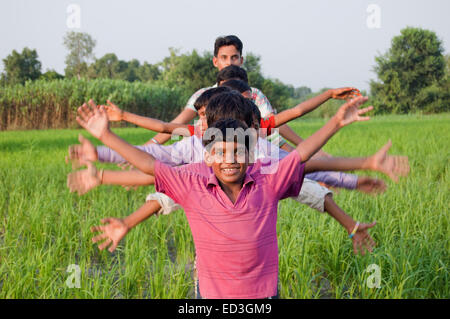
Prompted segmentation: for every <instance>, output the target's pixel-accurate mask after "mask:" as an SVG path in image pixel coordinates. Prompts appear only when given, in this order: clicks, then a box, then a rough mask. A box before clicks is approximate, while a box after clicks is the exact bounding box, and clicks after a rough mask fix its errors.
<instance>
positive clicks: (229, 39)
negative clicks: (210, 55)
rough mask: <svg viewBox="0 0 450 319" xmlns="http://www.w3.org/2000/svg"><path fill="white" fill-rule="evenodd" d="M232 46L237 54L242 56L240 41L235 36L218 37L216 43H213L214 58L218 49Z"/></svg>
mask: <svg viewBox="0 0 450 319" xmlns="http://www.w3.org/2000/svg"><path fill="white" fill-rule="evenodd" d="M229 45H234V47H235V48H236V50H238V51H239V54H240V55H241V56H242V47H243V44H242V41H241V40H239V38H238V37H237V36H235V35H227V36H224V37H218V38H217V39H216V42H215V43H214V56H215V57H217V53H218V52H219V49H220V48H221V47H224V46H229Z"/></svg>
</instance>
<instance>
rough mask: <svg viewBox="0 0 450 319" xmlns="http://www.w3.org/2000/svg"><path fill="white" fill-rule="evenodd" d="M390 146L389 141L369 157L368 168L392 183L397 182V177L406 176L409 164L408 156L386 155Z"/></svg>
mask: <svg viewBox="0 0 450 319" xmlns="http://www.w3.org/2000/svg"><path fill="white" fill-rule="evenodd" d="M391 146H392V142H391V140H389V141H388V142H387V143H386V144H385V145H384V146H383V147H382V148H380V150H379V151H378V152H376V153H375V154H374V155H372V156H371V157H370V162H371V164H370V166H371V168H372V169H373V170H375V171H379V172H381V173H384V174H386V175H387V176H389V177H390V178H391V179H392V180H393V181H394V182H398V177H399V176H408V174H409V170H410V168H409V162H408V156H394V155H387V152H388V151H389V149H390V148H391Z"/></svg>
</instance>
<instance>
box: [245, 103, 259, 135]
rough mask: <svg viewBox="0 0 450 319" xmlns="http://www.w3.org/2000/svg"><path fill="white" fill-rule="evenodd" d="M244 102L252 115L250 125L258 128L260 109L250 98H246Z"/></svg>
mask: <svg viewBox="0 0 450 319" xmlns="http://www.w3.org/2000/svg"><path fill="white" fill-rule="evenodd" d="M246 103H247V104H248V105H249V107H250V108H251V109H252V115H253V125H252V127H253V128H255V129H257V130H258V129H259V128H260V126H261V111H260V110H259V108H258V107H257V106H256V104H255V103H254V102H253V101H252V100H250V99H246Z"/></svg>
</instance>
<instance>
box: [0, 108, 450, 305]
mask: <svg viewBox="0 0 450 319" xmlns="http://www.w3.org/2000/svg"><path fill="white" fill-rule="evenodd" d="M323 123H324V122H323V121H322V120H307V121H301V120H300V121H296V122H294V123H293V124H292V127H293V128H294V129H295V130H296V131H297V132H298V133H299V134H300V136H302V137H307V136H309V135H310V134H311V133H312V132H314V131H315V130H316V129H318V128H319V127H320V126H321V125H322V124H323ZM449 129H450V115H448V114H444V115H440V116H423V117H419V116H387V117H379V118H374V119H372V121H370V122H365V123H359V124H355V125H352V126H350V127H348V128H344V129H343V130H342V131H341V132H339V133H338V135H337V136H335V137H333V138H332V139H331V140H330V141H329V143H328V144H327V145H326V147H325V151H327V152H329V153H332V154H335V155H338V156H361V155H369V154H371V153H373V152H375V151H376V150H377V149H378V148H379V147H381V146H382V145H383V144H384V143H385V142H386V141H387V140H388V139H389V138H390V139H392V142H393V147H392V150H391V153H392V154H405V155H408V156H409V159H410V165H411V173H410V176H409V177H408V178H407V179H403V180H401V181H400V182H399V183H398V184H395V183H393V182H390V181H387V183H388V185H389V189H388V190H387V192H386V193H385V194H383V195H379V196H377V197H372V196H367V195H364V194H360V193H357V192H354V191H353V192H352V191H345V190H341V191H340V192H339V193H336V194H335V195H334V197H335V200H336V201H337V203H338V204H339V205H340V206H341V207H343V209H344V210H345V211H347V212H348V213H349V214H351V215H352V216H353V217H354V218H355V219H357V220H360V221H361V222H369V221H372V220H377V222H378V224H377V225H376V226H375V227H374V228H373V230H372V232H371V233H372V235H373V237H374V239H375V241H376V242H377V248H376V249H375V251H374V252H373V253H372V254H370V255H366V256H364V257H363V256H360V255H358V256H355V255H353V249H352V245H351V241H350V240H349V239H348V238H347V236H346V233H345V231H344V230H343V229H342V227H340V225H339V224H338V223H337V222H336V221H334V220H333V219H332V218H330V217H329V216H328V215H326V214H320V213H318V212H316V211H313V210H311V209H309V208H307V207H305V206H302V205H300V204H298V203H297V202H295V201H293V200H291V199H287V200H284V201H282V202H281V203H280V205H279V219H278V225H277V228H278V239H279V243H278V246H279V258H280V269H279V276H280V294H281V297H282V298H449V297H450V294H449V279H450V278H449V268H448V267H449V261H450V260H449V248H450V247H449V235H448V234H449V233H450V232H449V223H448V221H449V217H450V216H449V206H448V203H449V185H450V180H449V148H448V141H449V140H450V130H449ZM80 132H81V131H80V130H46V131H15V132H1V133H0V154H1V156H0V194H1V195H0V298H191V297H193V289H194V288H193V287H194V282H193V279H192V265H193V260H194V246H193V241H192V236H191V233H190V230H189V226H188V223H187V221H186V218H185V216H184V214H183V212H182V211H178V212H175V213H173V214H171V215H169V216H160V217H152V218H149V219H148V220H147V221H145V222H144V223H142V224H141V225H139V226H137V227H136V228H135V229H133V230H132V231H131V232H130V233H129V234H128V235H127V237H126V238H125V239H124V241H123V242H122V243H121V244H120V245H119V247H118V249H117V251H116V252H115V253H113V254H110V253H109V252H107V251H99V250H98V249H97V246H96V245H94V244H93V243H92V242H91V237H92V234H91V232H90V230H89V229H90V227H91V226H93V225H98V224H99V223H100V219H101V218H104V217H107V216H115V217H123V216H125V215H128V214H130V213H131V212H133V211H134V210H136V209H137V208H138V207H139V206H141V205H142V204H143V202H144V200H145V196H146V194H147V193H149V192H151V191H153V187H152V186H150V187H144V188H141V189H138V190H137V191H126V190H125V189H123V188H121V187H112V186H105V187H101V188H98V189H95V190H93V191H91V192H90V193H88V194H86V195H84V196H81V197H79V196H78V195H76V194H71V193H69V191H68V190H67V188H66V187H65V183H66V175H67V173H68V172H70V171H71V168H70V167H69V166H68V165H66V164H65V163H64V156H65V154H66V152H67V147H68V146H69V145H70V144H73V143H76V142H77V135H78V134H79V133H80ZM116 132H118V134H119V135H120V136H121V137H123V138H124V139H126V140H128V141H130V142H132V143H135V144H141V143H144V142H146V141H147V140H148V139H149V138H150V137H151V136H152V134H151V133H148V132H147V131H145V130H142V129H133V128H120V129H116ZM85 136H88V135H87V134H85ZM92 140H93V139H92ZM106 167H113V166H106ZM358 174H359V173H358ZM369 175H375V176H380V175H379V174H376V173H375V174H374V173H370V174H369ZM385 180H386V179H385ZM71 264H76V265H78V266H79V267H80V269H81V287H80V288H69V287H68V286H67V285H66V280H67V279H68V278H69V276H70V273H68V272H67V271H66V270H67V267H68V266H69V265H71ZM371 264H376V265H378V266H379V267H380V269H381V287H380V288H369V287H368V286H367V284H366V283H367V279H368V278H369V276H370V275H371V273H370V272H367V271H366V269H367V267H368V266H369V265H371Z"/></svg>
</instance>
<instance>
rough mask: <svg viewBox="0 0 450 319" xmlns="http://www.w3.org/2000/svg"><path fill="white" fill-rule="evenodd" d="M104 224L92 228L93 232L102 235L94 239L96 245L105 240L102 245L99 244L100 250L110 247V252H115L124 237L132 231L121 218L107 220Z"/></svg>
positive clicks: (103, 221)
mask: <svg viewBox="0 0 450 319" xmlns="http://www.w3.org/2000/svg"><path fill="white" fill-rule="evenodd" d="M101 222H102V224H105V225H100V226H93V227H91V232H93V233H94V232H100V233H101V234H100V235H97V236H95V237H93V238H92V241H93V242H94V243H96V242H99V241H101V240H104V239H105V240H104V241H103V242H102V243H100V244H98V248H99V249H100V250H103V249H105V248H106V247H108V246H110V247H109V249H108V250H109V252H111V253H112V252H113V251H114V250H115V249H116V248H117V245H118V244H119V242H120V241H121V240H122V238H123V237H125V235H126V234H127V233H128V232H129V231H130V229H129V228H128V226H127V225H126V224H125V223H124V221H123V220H122V219H119V218H112V217H110V218H105V219H102V220H101Z"/></svg>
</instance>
